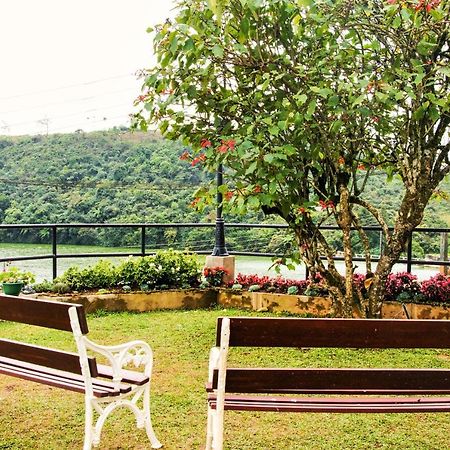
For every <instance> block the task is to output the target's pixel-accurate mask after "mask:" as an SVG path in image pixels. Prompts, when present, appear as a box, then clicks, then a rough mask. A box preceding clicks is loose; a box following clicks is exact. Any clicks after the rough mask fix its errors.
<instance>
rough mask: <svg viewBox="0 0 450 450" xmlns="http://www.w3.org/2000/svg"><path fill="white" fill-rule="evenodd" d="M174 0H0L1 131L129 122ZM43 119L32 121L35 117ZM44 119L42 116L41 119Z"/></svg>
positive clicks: (39, 130) (14, 132)
mask: <svg viewBox="0 0 450 450" xmlns="http://www.w3.org/2000/svg"><path fill="white" fill-rule="evenodd" d="M173 4H174V0H128V1H126V0H2V1H0V43H1V44H0V45H1V46H0V55H1V59H0V61H1V66H0V135H5V134H7V135H20V134H45V133H46V131H47V125H46V122H48V131H49V133H69V132H72V131H75V130H77V129H83V130H84V131H91V130H98V129H105V128H111V127H113V126H117V125H128V124H129V120H128V114H129V113H130V112H132V110H133V107H132V103H133V100H134V99H135V98H136V97H137V96H138V95H139V94H140V86H141V83H142V81H140V80H137V79H136V77H135V75H134V74H135V72H136V71H137V70H139V69H143V68H146V67H149V66H150V65H151V63H152V40H151V35H149V34H148V33H147V32H146V29H147V28H148V27H149V26H152V25H155V24H157V23H160V22H162V21H164V20H165V18H167V17H169V16H170V15H173V11H171V9H172V8H173ZM39 121H40V122H41V123H38V122H39ZM42 122H44V123H42Z"/></svg>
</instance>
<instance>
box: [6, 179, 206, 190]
mask: <svg viewBox="0 0 450 450" xmlns="http://www.w3.org/2000/svg"><path fill="white" fill-rule="evenodd" d="M0 183H1V184H6V185H13V186H38V187H54V188H62V189H74V188H78V189H105V190H107V189H121V190H123V189H127V190H131V189H144V190H158V191H161V190H167V191H173V190H179V191H183V190H190V189H192V188H196V187H198V185H196V184H186V185H182V184H174V185H167V184H166V185H155V184H152V183H134V184H131V183H122V182H119V181H106V182H81V183H79V182H64V183H62V182H52V181H42V180H13V179H8V178H0Z"/></svg>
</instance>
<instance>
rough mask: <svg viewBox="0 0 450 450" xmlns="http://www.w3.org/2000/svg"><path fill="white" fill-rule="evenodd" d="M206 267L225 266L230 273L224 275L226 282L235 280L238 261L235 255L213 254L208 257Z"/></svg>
mask: <svg viewBox="0 0 450 450" xmlns="http://www.w3.org/2000/svg"><path fill="white" fill-rule="evenodd" d="M205 267H209V268H212V267H223V268H224V269H225V270H226V271H227V272H228V274H227V275H224V277H223V281H224V283H229V282H231V281H234V276H235V267H236V261H235V258H234V256H212V255H209V256H207V257H206V262H205Z"/></svg>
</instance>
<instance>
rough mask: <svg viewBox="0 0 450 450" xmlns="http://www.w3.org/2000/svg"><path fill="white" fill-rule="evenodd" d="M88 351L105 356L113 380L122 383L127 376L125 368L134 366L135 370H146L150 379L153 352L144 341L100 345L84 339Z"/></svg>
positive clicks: (145, 372)
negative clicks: (141, 368)
mask: <svg viewBox="0 0 450 450" xmlns="http://www.w3.org/2000/svg"><path fill="white" fill-rule="evenodd" d="M84 343H85V345H86V349H88V350H90V351H92V352H94V353H97V354H100V355H102V356H104V357H105V358H106V359H107V360H108V362H109V364H110V366H111V370H112V380H113V381H114V382H117V383H119V382H121V381H122V380H123V379H124V376H125V372H126V369H125V366H127V365H129V364H132V365H133V366H134V367H135V368H139V367H142V366H143V368H144V370H143V372H144V374H145V375H147V376H148V377H150V375H151V373H152V367H153V351H152V349H151V348H150V346H149V345H148V344H147V343H146V342H144V341H139V340H136V341H130V342H126V343H124V344H119V345H99V344H96V343H95V342H93V341H91V340H90V339H88V338H86V337H85V339H84Z"/></svg>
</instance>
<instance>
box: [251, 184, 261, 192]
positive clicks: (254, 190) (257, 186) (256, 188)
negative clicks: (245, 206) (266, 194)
mask: <svg viewBox="0 0 450 450" xmlns="http://www.w3.org/2000/svg"><path fill="white" fill-rule="evenodd" d="M260 192H262V187H261V186H260V185H259V184H257V185H256V186H255V188H254V189H253V193H254V194H259V193H260Z"/></svg>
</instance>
